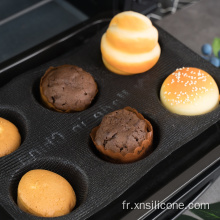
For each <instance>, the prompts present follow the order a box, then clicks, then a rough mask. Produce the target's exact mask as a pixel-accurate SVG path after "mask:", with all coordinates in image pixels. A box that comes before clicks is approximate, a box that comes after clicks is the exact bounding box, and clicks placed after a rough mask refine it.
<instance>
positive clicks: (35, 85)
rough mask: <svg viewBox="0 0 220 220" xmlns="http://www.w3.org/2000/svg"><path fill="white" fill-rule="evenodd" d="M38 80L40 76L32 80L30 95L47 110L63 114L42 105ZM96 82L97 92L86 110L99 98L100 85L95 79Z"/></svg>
mask: <svg viewBox="0 0 220 220" xmlns="http://www.w3.org/2000/svg"><path fill="white" fill-rule="evenodd" d="M40 81H41V77H39V78H37V79H36V80H35V81H34V83H33V86H32V95H33V97H34V99H35V100H36V101H37V103H38V104H39V105H40V106H42V107H43V108H45V109H48V110H50V111H52V112H56V113H62V114H65V113H66V112H59V111H56V110H54V109H50V108H48V107H47V106H45V105H44V103H43V102H42V100H41V94H40ZM96 84H97V87H98V92H97V94H96V96H95V97H94V99H93V100H92V102H91V104H90V105H89V106H88V107H87V108H86V109H85V110H87V109H89V108H91V107H93V106H94V105H95V104H96V103H97V101H98V100H99V96H100V91H99V89H100V87H99V85H98V83H97V81H96ZM85 110H83V111H85ZM77 112H78V111H76V112H70V113H77Z"/></svg>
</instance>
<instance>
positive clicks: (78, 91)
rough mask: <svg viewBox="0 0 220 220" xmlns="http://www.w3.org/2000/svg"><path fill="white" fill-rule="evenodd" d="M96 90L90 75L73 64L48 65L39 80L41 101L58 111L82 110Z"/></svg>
mask: <svg viewBox="0 0 220 220" xmlns="http://www.w3.org/2000/svg"><path fill="white" fill-rule="evenodd" d="M97 92H98V89H97V84H96V82H95V80H94V78H93V77H92V75H91V74H90V73H87V72H86V71H84V70H83V69H82V68H80V67H77V66H74V65H62V66H58V67H50V68H49V69H48V70H47V71H46V73H45V74H44V76H43V77H42V78H41V81H40V94H41V99H42V102H43V103H44V104H45V105H46V106H47V107H48V108H51V109H53V110H56V111H59V112H74V111H83V110H84V109H86V108H87V107H88V106H89V105H90V104H91V102H92V100H93V99H94V97H95V95H96V94H97Z"/></svg>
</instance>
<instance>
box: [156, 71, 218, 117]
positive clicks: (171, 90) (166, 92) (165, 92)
mask: <svg viewBox="0 0 220 220" xmlns="http://www.w3.org/2000/svg"><path fill="white" fill-rule="evenodd" d="M160 100H161V102H162V104H163V105H164V106H165V107H166V108H167V109H168V110H169V111H171V112H173V113H176V114H179V115H201V114H205V113H207V112H210V111H212V110H214V109H215V108H216V107H217V106H218V104H219V90H218V86H217V84H216V82H215V80H214V79H213V78H212V77H211V76H210V75H209V74H208V73H207V72H205V71H204V70H201V69H198V68H194V67H185V68H184V67H183V68H180V69H177V70H176V71H175V72H174V73H172V74H171V75H169V76H168V77H167V78H166V79H165V81H164V82H163V85H162V87H161V90H160Z"/></svg>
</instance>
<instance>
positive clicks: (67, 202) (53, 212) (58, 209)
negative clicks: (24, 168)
mask: <svg viewBox="0 0 220 220" xmlns="http://www.w3.org/2000/svg"><path fill="white" fill-rule="evenodd" d="M17 204H18V206H19V208H20V209H21V210H23V211H25V212H28V213H30V214H33V215H36V216H41V217H57V216H62V215H66V214H68V213H70V212H71V211H72V209H73V208H74V206H75V205H76V195H75V192H74V190H73V188H72V186H71V185H70V184H69V182H68V181H67V180H66V179H64V178H63V177H62V176H60V175H58V174H56V173H54V172H51V171H49V170H42V169H37V170H31V171H29V172H27V173H26V174H25V175H24V176H23V177H22V178H21V180H20V182H19V185H18V197H17Z"/></svg>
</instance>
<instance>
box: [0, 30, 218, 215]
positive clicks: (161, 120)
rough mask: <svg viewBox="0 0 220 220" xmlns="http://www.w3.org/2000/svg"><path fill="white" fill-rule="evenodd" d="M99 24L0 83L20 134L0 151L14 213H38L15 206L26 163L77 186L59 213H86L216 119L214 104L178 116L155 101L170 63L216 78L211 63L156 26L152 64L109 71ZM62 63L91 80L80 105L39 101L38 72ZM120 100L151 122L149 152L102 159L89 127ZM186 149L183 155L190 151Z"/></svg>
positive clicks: (3, 197) (5, 196) (0, 104)
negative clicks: (70, 206) (79, 41)
mask: <svg viewBox="0 0 220 220" xmlns="http://www.w3.org/2000/svg"><path fill="white" fill-rule="evenodd" d="M105 30H106V28H104V29H103V30H101V31H100V32H99V33H98V34H97V35H95V36H94V37H92V38H91V39H90V40H88V41H87V42H86V43H85V44H84V45H82V46H80V47H76V48H72V49H71V51H70V52H68V53H66V54H64V55H62V56H59V57H57V58H56V59H54V60H52V61H50V62H48V63H46V64H43V65H41V66H39V67H37V68H34V69H31V70H30V71H28V72H26V73H23V74H21V75H19V76H17V77H16V78H13V79H12V80H11V81H10V82H8V83H7V84H6V85H4V86H3V87H1V88H0V116H1V117H4V118H6V119H8V120H10V121H12V122H13V123H14V124H15V125H16V126H17V127H18V128H19V130H20V132H21V135H22V144H21V146H20V148H19V149H18V150H16V151H15V152H14V153H12V154H10V155H8V156H5V157H2V158H0V167H1V171H0V186H1V190H0V204H1V206H2V207H3V208H4V210H5V211H6V212H8V213H9V214H10V215H11V216H12V217H13V218H15V219H39V217H36V216H33V215H30V214H28V213H25V212H22V211H21V210H20V209H19V208H18V206H17V204H16V197H17V195H16V190H17V185H18V182H19V180H20V178H21V177H22V175H23V174H24V173H26V172H27V171H28V170H31V169H36V168H43V169H49V170H51V171H54V172H56V173H58V174H60V175H62V176H63V177H64V178H66V179H67V180H68V181H69V182H70V183H71V185H72V186H73V188H74V190H75V191H76V196H77V206H76V208H75V209H74V210H73V211H72V212H71V213H70V214H68V215H65V216H62V217H59V219H85V218H88V217H90V216H92V215H93V214H94V213H96V212H97V211H99V210H101V209H102V208H103V207H105V206H107V205H108V204H109V203H111V202H113V201H114V200H115V199H117V198H118V197H119V196H120V195H121V194H122V193H124V192H125V191H126V190H128V189H129V188H130V187H132V186H133V185H134V184H135V183H136V182H137V181H138V180H140V179H141V178H142V177H144V176H145V175H146V174H147V173H148V172H149V171H151V170H152V169H153V168H154V167H155V166H157V165H158V164H160V163H161V162H162V161H163V160H165V159H166V158H167V157H168V156H169V155H170V154H172V153H173V152H175V151H177V150H179V149H181V147H182V146H184V144H186V143H188V142H189V141H191V140H192V139H194V138H195V137H197V136H198V135H199V134H201V133H202V132H203V131H205V130H206V129H208V128H209V127H211V126H212V125H214V124H215V123H216V122H217V121H218V120H219V114H220V107H218V108H216V109H215V110H214V111H212V112H210V113H207V114H205V115H201V116H179V115H176V114H172V113H170V112H168V111H167V110H166V109H165V108H164V107H163V106H162V105H161V103H160V100H159V90H160V86H161V84H162V82H163V80H164V79H165V78H166V77H167V76H168V75H169V74H170V73H172V72H173V71H175V70H176V69H177V68H180V67H197V68H200V69H203V70H205V71H207V72H208V73H210V74H211V75H212V76H213V77H214V79H215V80H216V82H217V84H218V85H220V75H218V74H219V73H218V70H217V69H216V68H214V67H213V66H212V65H210V64H209V63H207V62H206V61H203V59H202V58H200V57H199V56H198V55H196V54H195V53H193V52H192V51H191V50H189V49H188V48H187V47H185V46H184V45H183V44H181V43H180V42H179V41H177V40H176V39H174V38H173V37H172V36H170V35H169V34H167V33H166V32H165V31H163V30H162V29H161V28H159V27H158V30H159V43H160V46H161V51H162V53H161V57H160V59H159V61H158V63H157V64H156V65H155V66H154V67H153V68H152V69H151V70H149V71H148V72H146V73H142V74H138V75H133V76H121V75H117V74H113V73H111V72H109V71H108V70H107V69H106V68H105V67H104V65H103V63H102V59H101V53H100V40H101V36H102V34H103V33H104V32H105ZM63 64H73V65H77V66H79V67H82V68H83V69H84V70H86V71H87V72H90V73H91V74H92V75H93V76H94V78H95V80H96V82H97V84H98V89H99V92H98V94H97V97H96V98H95V100H94V102H93V103H92V105H91V106H90V107H89V108H88V109H86V110H84V111H82V112H75V113H59V112H55V111H52V110H49V109H47V108H45V107H44V106H43V105H42V104H41V102H40V94H39V82H40V78H41V77H42V76H43V74H44V73H45V71H46V70H47V69H48V68H49V67H50V66H59V65H63ZM126 106H131V107H133V108H135V109H136V110H137V111H138V112H140V113H142V114H143V115H144V117H145V118H146V119H148V120H149V121H150V122H151V123H152V125H153V128H154V143H153V145H154V151H153V152H152V153H151V154H150V155H149V156H147V157H146V158H144V159H142V160H140V161H137V162H134V163H130V164H113V163H110V162H106V161H104V160H102V159H101V158H100V157H99V155H98V154H97V152H96V151H95V149H94V145H93V143H92V141H91V139H90V137H89V134H90V132H91V130H92V128H93V127H95V126H97V125H98V124H99V123H100V122H101V119H102V117H103V116H104V115H106V114H107V113H109V112H112V111H114V110H117V109H121V108H124V107H126ZM185 153H186V155H182V156H183V157H184V156H187V155H188V154H190V151H189V152H185ZM155 175H156V174H155ZM149 181H150V180H149Z"/></svg>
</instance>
